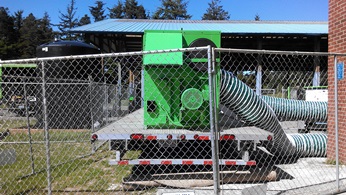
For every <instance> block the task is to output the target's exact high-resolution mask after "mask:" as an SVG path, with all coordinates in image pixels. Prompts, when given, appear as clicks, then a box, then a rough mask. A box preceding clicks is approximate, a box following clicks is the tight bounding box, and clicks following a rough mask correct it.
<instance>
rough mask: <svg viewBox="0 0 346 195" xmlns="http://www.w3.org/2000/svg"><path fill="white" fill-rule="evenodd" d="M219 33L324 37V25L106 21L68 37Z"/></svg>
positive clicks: (275, 22)
mask: <svg viewBox="0 0 346 195" xmlns="http://www.w3.org/2000/svg"><path fill="white" fill-rule="evenodd" d="M181 29H183V30H220V31H221V33H222V34H281V35H282V34H309V35H325V34H328V22H309V21H304V22H302V21H232V20H149V19H107V20H103V21H100V22H95V23H93V24H88V25H84V26H80V27H77V28H74V29H71V30H70V32H71V33H117V34H143V32H144V30H181Z"/></svg>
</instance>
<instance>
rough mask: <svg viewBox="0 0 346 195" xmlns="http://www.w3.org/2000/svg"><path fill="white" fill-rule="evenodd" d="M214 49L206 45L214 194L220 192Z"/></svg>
mask: <svg viewBox="0 0 346 195" xmlns="http://www.w3.org/2000/svg"><path fill="white" fill-rule="evenodd" d="M213 56H214V50H212V47H211V46H210V45H209V47H208V75H209V76H208V77H209V97H210V102H209V109H210V137H211V149H212V159H213V160H212V161H213V180H214V194H219V193H220V175H219V173H220V171H219V149H218V141H219V140H218V137H217V129H216V126H215V124H216V123H217V122H216V118H215V117H216V114H215V110H216V106H215V104H216V99H215V95H216V94H215V89H216V88H215V75H216V70H215V61H214V60H213Z"/></svg>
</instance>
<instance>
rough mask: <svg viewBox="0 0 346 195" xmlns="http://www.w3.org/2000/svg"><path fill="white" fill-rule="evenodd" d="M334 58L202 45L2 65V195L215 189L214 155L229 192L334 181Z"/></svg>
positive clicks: (288, 189)
mask: <svg viewBox="0 0 346 195" xmlns="http://www.w3.org/2000/svg"><path fill="white" fill-rule="evenodd" d="M208 49H209V50H208ZM328 55H329V54H326V53H299V52H278V51H256V50H233V49H215V50H214V53H211V50H210V48H208V47H201V48H188V49H173V50H160V51H145V52H129V53H113V54H98V55H80V56H69V57H51V58H37V59H26V60H12V61H1V65H2V82H1V84H2V85H1V86H2V87H1V94H2V104H1V131H0V132H1V141H0V144H1V145H0V147H1V154H2V159H1V163H2V164H0V166H1V170H2V177H1V180H0V185H1V188H0V190H1V191H0V193H4V194H17V193H45V191H46V190H47V189H48V192H50V191H52V192H54V193H59V192H61V193H65V192H66V193H68V192H70V193H76V192H85V193H106V192H113V191H116V192H118V191H122V192H124V193H126V192H129V191H132V190H135V193H143V190H144V191H145V192H144V193H149V194H155V193H159V194H160V193H163V192H172V191H174V190H173V189H172V188H178V189H180V190H178V191H179V192H182V191H185V192H192V191H193V192H196V193H202V192H204V193H213V187H210V186H212V185H215V180H216V178H215V173H213V166H212V164H213V163H215V162H218V164H220V170H219V171H220V172H219V173H216V175H217V174H220V178H218V179H220V182H221V184H223V185H222V189H223V190H227V192H229V193H242V192H243V193H245V191H247V190H248V191H249V193H250V194H254V193H261V192H263V191H267V192H273V193H282V192H288V193H298V192H297V191H296V190H297V189H298V188H302V189H305V188H304V187H307V186H314V187H315V186H316V185H318V184H321V183H323V184H328V183H329V182H331V181H333V180H335V177H336V176H335V170H336V169H335V167H334V166H332V165H327V164H326V163H327V162H326V159H325V156H326V144H327V143H326V137H327V136H326V118H327V105H326V103H325V102H324V101H325V100H326V99H323V98H324V96H325V95H326V92H328V88H327V66H328ZM316 94H317V95H316ZM314 98H315V99H314ZM305 100H311V102H306V101H305ZM215 110H217V111H218V112H217V113H216V114H215V115H210V113H213V112H214V111H215ZM213 117H216V118H213ZM215 119H218V120H217V121H218V122H217V123H214V120H215ZM211 127H212V128H216V130H217V131H218V132H217V133H216V134H215V135H216V136H215V135H214V134H213V132H212V131H210V129H211ZM212 130H213V129H212ZM213 136H215V137H216V140H219V141H218V142H217V144H216V145H213V142H212V140H213ZM90 137H91V142H90ZM23 146H25V147H23ZM214 147H216V148H218V152H217V154H218V155H217V158H216V157H215V156H213V155H212V150H213V148H214ZM215 160H217V161H215ZM307 164H308V165H309V167H308V168H306V165H307ZM214 171H215V169H214ZM333 173H334V174H333ZM340 173H341V175H340V176H341V177H343V175H344V174H345V172H344V171H341V172H340ZM319 175H324V177H320V176H319ZM218 179H217V180H218ZM263 182H265V183H267V184H266V185H265V187H263V185H262V184H263ZM47 183H48V184H47ZM249 184H252V185H250V186H258V188H253V189H252V188H250V189H249V188H248V187H249ZM208 186H209V187H208ZM329 187H330V186H329ZM183 188H184V189H185V190H182V189H183ZM202 188H203V189H204V190H200V189H202ZM324 188H325V189H333V187H332V188H328V186H324ZM166 190H167V191H166ZM251 190H252V191H251ZM253 190H255V191H253ZM256 190H259V191H256ZM303 192H304V193H316V191H312V190H311V189H308V188H306V191H303Z"/></svg>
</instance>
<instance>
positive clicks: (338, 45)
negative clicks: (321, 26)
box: [327, 0, 346, 163]
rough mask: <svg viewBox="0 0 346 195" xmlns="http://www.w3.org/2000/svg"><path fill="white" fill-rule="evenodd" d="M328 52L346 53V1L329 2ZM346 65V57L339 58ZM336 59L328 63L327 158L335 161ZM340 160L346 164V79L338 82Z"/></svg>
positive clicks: (334, 0)
mask: <svg viewBox="0 0 346 195" xmlns="http://www.w3.org/2000/svg"><path fill="white" fill-rule="evenodd" d="M328 51H329V52H331V53H346V1H345V0H329V35H328ZM337 60H338V61H342V62H344V63H345V64H346V58H345V57H340V56H339V57H337ZM334 76H335V75H334V58H333V57H330V58H329V63H328V91H329V97H328V148H327V157H328V159H330V160H334V159H335V114H334V113H335V106H334V97H335V96H334V89H335V86H334ZM338 121H339V122H338V129H339V139H338V140H339V160H340V161H341V162H344V163H346V144H345V141H346V79H343V80H340V81H338Z"/></svg>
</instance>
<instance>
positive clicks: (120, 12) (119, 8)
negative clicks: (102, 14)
mask: <svg viewBox="0 0 346 195" xmlns="http://www.w3.org/2000/svg"><path fill="white" fill-rule="evenodd" d="M108 10H109V18H124V5H123V3H122V1H121V0H118V3H117V4H116V5H114V6H113V8H111V9H109V8H108Z"/></svg>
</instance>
